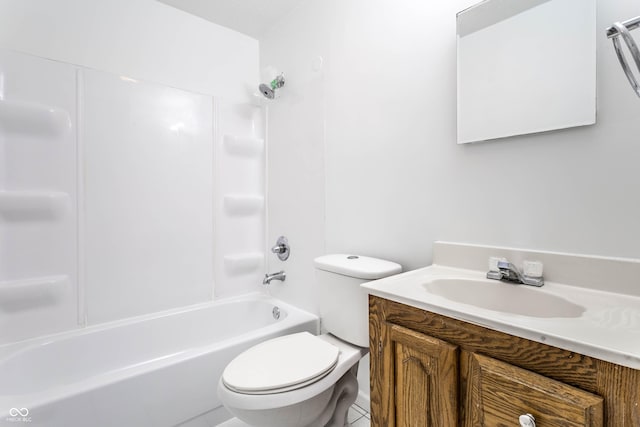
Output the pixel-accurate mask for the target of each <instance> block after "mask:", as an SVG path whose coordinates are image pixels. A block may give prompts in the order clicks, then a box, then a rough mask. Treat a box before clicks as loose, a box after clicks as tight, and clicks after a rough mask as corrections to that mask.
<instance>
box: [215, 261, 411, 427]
mask: <svg viewBox="0 0 640 427" xmlns="http://www.w3.org/2000/svg"><path fill="white" fill-rule="evenodd" d="M314 264H315V269H316V287H317V297H318V305H319V309H320V319H321V325H322V331H323V334H322V335H319V336H315V335H312V334H310V333H308V332H301V333H296V334H290V335H285V336H281V337H277V338H273V339H270V340H268V341H265V342H262V343H260V344H258V345H255V346H254V347H252V348H250V349H248V350H247V351H245V352H243V353H241V354H240V355H238V356H237V357H236V358H235V359H233V360H232V361H231V362H230V363H229V364H228V365H227V367H226V368H225V370H224V372H223V374H222V377H221V378H220V381H219V383H218V396H219V397H220V400H221V401H222V403H223V404H224V406H225V407H226V408H227V409H228V410H229V412H231V413H232V414H233V415H234V416H235V417H237V419H238V420H239V421H238V420H235V421H233V424H229V425H234V426H241V425H248V426H256V427H343V426H344V425H345V424H346V418H347V412H348V410H349V407H350V406H351V405H352V404H353V403H354V402H355V400H356V397H357V394H358V381H357V379H356V373H357V369H358V362H359V361H360V359H362V357H363V356H364V355H366V354H367V352H368V351H369V330H368V324H369V322H368V299H367V293H366V291H365V290H364V289H362V288H361V287H360V285H361V284H362V283H364V282H367V281H370V280H375V279H380V278H383V277H387V276H391V275H393V274H397V273H400V272H401V271H402V267H401V266H400V265H399V264H396V263H394V262H390V261H385V260H381V259H376V258H370V257H364V256H354V255H343V254H334V255H325V256H321V257H319V258H316V259H315V260H314ZM224 425H226V424H224Z"/></svg>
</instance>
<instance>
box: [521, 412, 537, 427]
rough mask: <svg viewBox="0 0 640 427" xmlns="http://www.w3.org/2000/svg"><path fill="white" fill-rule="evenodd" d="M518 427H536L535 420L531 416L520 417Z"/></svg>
mask: <svg viewBox="0 0 640 427" xmlns="http://www.w3.org/2000/svg"><path fill="white" fill-rule="evenodd" d="M518 420H519V421H520V427H536V419H535V418H534V417H533V415H531V414H524V415H520V418H518Z"/></svg>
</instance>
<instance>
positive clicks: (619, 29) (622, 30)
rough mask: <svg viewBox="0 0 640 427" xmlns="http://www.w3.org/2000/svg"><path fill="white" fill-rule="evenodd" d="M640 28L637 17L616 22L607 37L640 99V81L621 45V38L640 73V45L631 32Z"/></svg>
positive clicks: (638, 17)
mask: <svg viewBox="0 0 640 427" xmlns="http://www.w3.org/2000/svg"><path fill="white" fill-rule="evenodd" d="M638 27H640V16H637V17H635V18H633V19H629V20H627V21H624V22H615V23H614V24H613V25H612V26H611V27H609V28H607V37H609V38H610V39H611V41H612V42H613V48H614V49H615V50H616V55H617V56H618V60H619V61H620V65H621V66H622V69H623V70H624V73H625V75H626V76H627V79H628V80H629V83H630V84H631V87H632V88H633V90H634V91H635V93H636V95H638V96H639V97H640V84H639V83H638V79H636V76H635V74H634V73H633V71H632V70H631V67H630V66H629V62H628V61H627V58H626V56H625V54H624V52H623V51H622V43H620V38H622V40H624V42H625V44H626V45H627V48H628V49H629V52H630V53H631V56H632V58H633V62H635V64H636V68H637V69H638V72H640V49H638V45H637V44H636V42H635V40H634V39H633V37H632V36H631V33H630V31H631V30H635V29H636V28H638Z"/></svg>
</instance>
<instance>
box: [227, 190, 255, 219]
mask: <svg viewBox="0 0 640 427" xmlns="http://www.w3.org/2000/svg"><path fill="white" fill-rule="evenodd" d="M263 206H264V197H262V196H258V195H248V194H227V195H226V196H224V210H225V211H226V212H227V213H228V214H230V215H234V216H245V215H253V214H257V213H260V212H262V209H263Z"/></svg>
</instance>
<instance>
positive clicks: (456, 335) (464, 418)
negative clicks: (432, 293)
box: [369, 296, 640, 427]
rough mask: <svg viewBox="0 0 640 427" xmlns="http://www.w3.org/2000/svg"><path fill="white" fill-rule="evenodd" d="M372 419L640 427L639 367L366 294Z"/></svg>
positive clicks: (419, 425)
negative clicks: (528, 419) (531, 420)
mask: <svg viewBox="0 0 640 427" xmlns="http://www.w3.org/2000/svg"><path fill="white" fill-rule="evenodd" d="M369 333H370V345H371V425H372V426H373V427H423V426H428V427H455V426H461V427H503V426H504V427H514V426H519V425H520V424H519V421H518V417H519V416H520V415H524V414H526V413H530V414H532V415H533V416H534V417H535V419H536V426H537V427H579V426H589V427H600V426H605V427H631V426H633V427H640V371H637V370H634V369H630V368H626V367H623V366H619V365H615V364H612V363H609V362H604V361H601V360H598V359H594V358H591V357H588V356H584V355H580V354H576V353H573V352H570V351H567V350H562V349H559V348H556V347H551V346H548V345H545V344H541V343H538V342H534V341H530V340H526V339H524V338H518V337H515V336H511V335H508V334H504V333H501V332H497V331H494V330H491V329H487V328H483V327H481V326H478V325H473V324H469V323H466V322H463V321H459V320H456V319H452V318H449V317H446V316H442V315H438V314H434V313H430V312H427V311H424V310H420V309H417V308H414V307H410V306H406V305H403V304H399V303H396V302H392V301H389V300H385V299H383V298H379V297H374V296H371V297H370V298H369Z"/></svg>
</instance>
